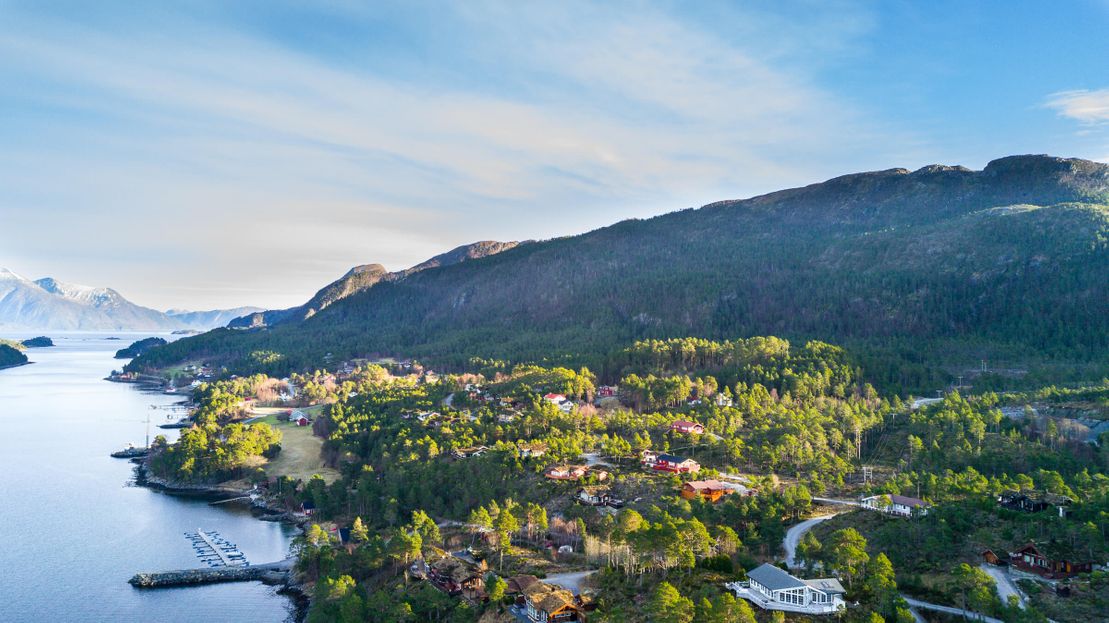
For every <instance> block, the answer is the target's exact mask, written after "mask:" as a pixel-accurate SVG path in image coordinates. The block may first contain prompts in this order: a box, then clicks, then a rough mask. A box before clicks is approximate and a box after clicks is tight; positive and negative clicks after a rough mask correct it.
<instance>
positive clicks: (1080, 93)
mask: <svg viewBox="0 0 1109 623" xmlns="http://www.w3.org/2000/svg"><path fill="white" fill-rule="evenodd" d="M1045 106H1047V107H1048V108H1051V109H1053V110H1055V111H1056V112H1057V113H1058V114H1059V115H1061V116H1063V117H1067V118H1069V119H1074V120H1075V121H1079V122H1082V123H1087V124H1101V123H1106V122H1109V89H1096V90H1077V91H1062V92H1060V93H1053V94H1052V95H1050V96H1049V97H1048V98H1047V102H1046V103H1045Z"/></svg>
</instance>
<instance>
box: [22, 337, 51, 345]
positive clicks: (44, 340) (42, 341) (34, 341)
mask: <svg viewBox="0 0 1109 623" xmlns="http://www.w3.org/2000/svg"><path fill="white" fill-rule="evenodd" d="M53 345H54V340H52V339H50V338H48V337H46V336H45V335H40V336H38V337H33V338H31V339H29V340H23V346H24V347H26V348H49V347H51V346H53Z"/></svg>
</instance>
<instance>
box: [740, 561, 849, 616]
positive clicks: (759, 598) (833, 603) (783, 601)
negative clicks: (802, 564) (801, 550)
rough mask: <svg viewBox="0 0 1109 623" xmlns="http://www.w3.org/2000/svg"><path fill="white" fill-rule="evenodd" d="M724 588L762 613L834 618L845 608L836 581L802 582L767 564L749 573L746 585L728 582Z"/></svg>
mask: <svg viewBox="0 0 1109 623" xmlns="http://www.w3.org/2000/svg"><path fill="white" fill-rule="evenodd" d="M725 587H726V588H728V589H729V590H731V591H732V592H734V593H735V594H736V597H739V598H741V599H746V600H747V601H749V602H751V603H753V604H755V605H756V606H758V607H760V608H762V609H764V610H783V611H786V612H798V613H801V614H810V615H815V614H834V613H836V612H839V611H840V610H843V609H845V608H846V607H847V604H846V602H844V600H843V595H844V593H845V591H844V590H843V586H842V585H841V584H840V583H839V581H838V580H836V579H834V578H821V579H817V580H802V579H800V578H797V577H794V576H792V575H790V574H789V573H787V572H785V571H783V570H781V569H779V568H778V567H775V566H774V565H771V564H768V563H763V564H762V565H760V566H758V567H755V568H754V569H752V570H750V571H748V572H747V581H746V582H731V583H728V584H725Z"/></svg>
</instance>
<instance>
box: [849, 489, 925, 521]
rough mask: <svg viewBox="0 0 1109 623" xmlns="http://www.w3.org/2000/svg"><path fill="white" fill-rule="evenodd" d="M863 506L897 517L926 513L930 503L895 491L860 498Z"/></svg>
mask: <svg viewBox="0 0 1109 623" xmlns="http://www.w3.org/2000/svg"><path fill="white" fill-rule="evenodd" d="M861 503H862V506H863V508H869V509H870V510H872V511H881V512H883V513H886V514H887V515H896V516H898V517H912V516H913V514H917V515H927V514H928V508H929V506H930V504H928V502H925V501H924V500H921V499H918V498H911V497H908V496H905V495H897V494H896V493H885V494H882V495H872V496H870V497H867V498H863V499H862V500H861Z"/></svg>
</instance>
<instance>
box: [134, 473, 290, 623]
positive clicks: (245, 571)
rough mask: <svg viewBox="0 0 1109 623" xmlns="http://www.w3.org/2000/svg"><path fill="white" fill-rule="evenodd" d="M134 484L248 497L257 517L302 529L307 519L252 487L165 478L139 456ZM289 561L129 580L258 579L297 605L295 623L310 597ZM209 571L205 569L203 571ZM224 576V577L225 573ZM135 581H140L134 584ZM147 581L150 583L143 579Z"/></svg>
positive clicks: (153, 582)
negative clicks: (279, 565) (282, 565)
mask: <svg viewBox="0 0 1109 623" xmlns="http://www.w3.org/2000/svg"><path fill="white" fill-rule="evenodd" d="M133 462H134V463H135V484H136V485H138V486H140V487H146V488H149V489H155V490H158V491H162V492H165V493H168V494H170V495H179V496H189V497H198V498H204V499H210V500H213V501H227V500H232V499H236V498H248V497H249V498H250V507H251V512H252V514H254V516H255V517H256V518H257V519H258V520H260V521H280V522H284V523H287V524H289V525H292V526H295V527H296V528H297V529H299V530H300V531H301V532H303V531H304V529H305V524H306V523H307V520H306V519H305V518H303V517H298V516H296V515H294V514H293V513H291V512H289V511H288V510H286V509H284V508H278V507H275V506H272V505H271V504H270V503H269V501H268V500H266V498H265V497H264V496H262V495H252V494H255V493H256V492H255V491H252V490H250V489H242V488H236V487H225V486H221V485H193V484H185V483H175V482H171V481H169V480H166V479H165V478H159V477H158V476H154V475H152V474H150V473H149V471H148V469H147V466H146V463H145V461H144V460H142V459H134V460H133ZM291 567H292V565H291V564H290V565H288V568H285V569H276V568H273V565H268V564H267V565H259V566H258V567H246V568H232V569H226V570H220V571H219V572H218V573H216V574H212V573H211V572H210V570H207V569H199V570H190V569H186V570H180V571H167V572H163V573H159V574H150V573H139V574H136V575H135V577H133V578H132V580H131V584H132V585H135V586H143V587H157V586H184V585H189V584H200V583H211V582H244V581H260V582H262V583H263V584H268V585H270V586H278V587H279V588H278V589H277V593H278V594H279V595H283V596H285V597H288V598H289V599H290V600H291V601H292V602H293V605H294V607H295V608H296V613H295V617H294V620H295V621H297V623H301V622H302V621H304V619H305V617H306V616H307V615H308V607H309V606H310V605H311V598H310V595H309V593H308V591H307V590H306V588H305V587H304V586H303V585H302V584H301V583H300V582H298V581H297V579H296V577H295V573H294V572H293V570H292V568H291ZM204 572H208V573H204ZM224 576H225V577H224ZM136 582H139V583H138V584H136ZM143 582H149V583H143Z"/></svg>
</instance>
